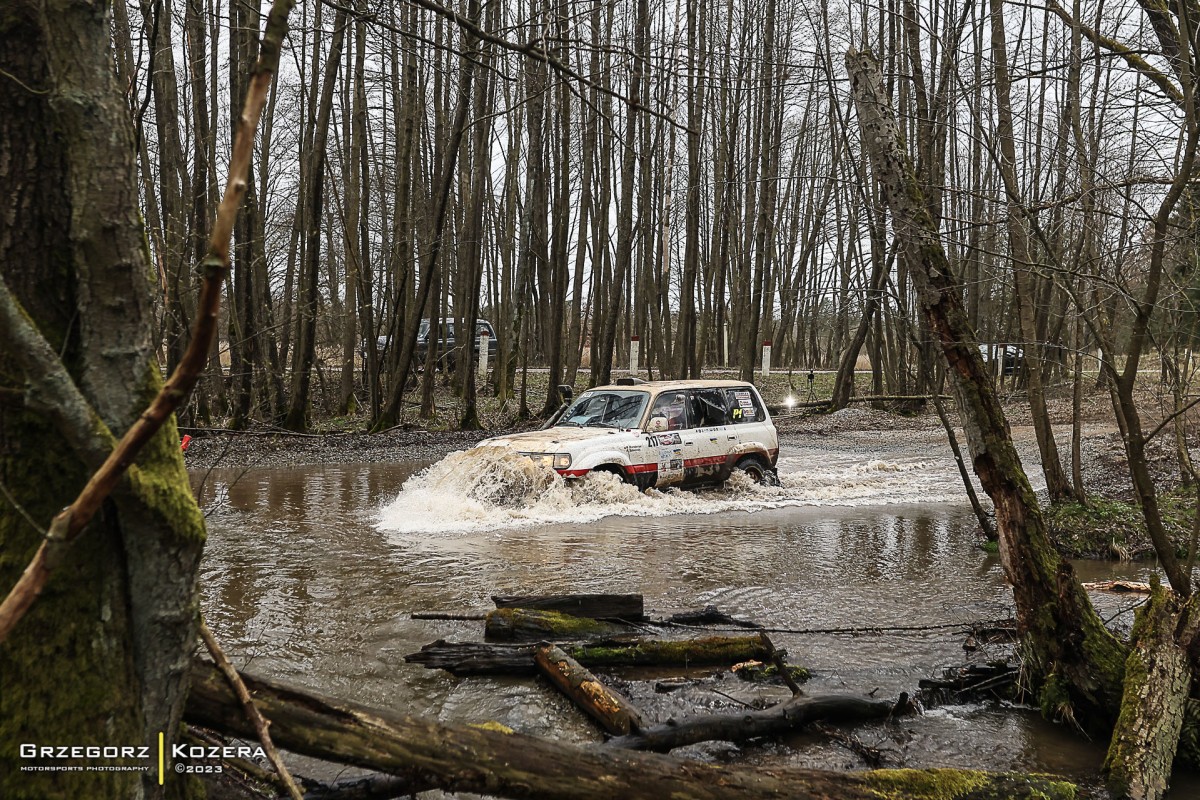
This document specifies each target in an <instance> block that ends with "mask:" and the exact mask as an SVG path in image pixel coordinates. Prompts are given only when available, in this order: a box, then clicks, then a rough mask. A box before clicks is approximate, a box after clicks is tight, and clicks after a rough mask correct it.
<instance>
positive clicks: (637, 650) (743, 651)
mask: <svg viewBox="0 0 1200 800" xmlns="http://www.w3.org/2000/svg"><path fill="white" fill-rule="evenodd" d="M565 649H566V651H567V653H569V654H570V655H571V657H572V658H575V659H577V660H578V661H579V663H581V664H584V665H586V666H589V667H710V666H724V665H728V666H733V665H734V664H738V663H741V662H742V661H764V660H766V659H769V658H770V657H771V652H770V648H769V646H768V645H767V643H766V642H765V641H763V638H762V637H761V636H703V637H700V638H696V639H679V640H669V639H634V640H630V641H610V642H592V643H587V644H578V645H574V646H572V647H568V648H565Z"/></svg>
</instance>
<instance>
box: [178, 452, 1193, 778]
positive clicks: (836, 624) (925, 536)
mask: <svg viewBox="0 0 1200 800" xmlns="http://www.w3.org/2000/svg"><path fill="white" fill-rule="evenodd" d="M914 451H921V452H927V451H926V450H925V448H920V447H917V448H914V447H913V446H912V443H900V444H897V445H894V446H892V447H890V448H889V447H883V446H879V445H878V444H877V443H876V445H875V446H871V443H870V442H869V441H866V440H864V441H862V442H859V443H858V444H857V445H855V446H845V445H840V446H838V447H832V446H830V445H828V444H827V443H819V442H818V443H817V444H816V445H815V446H811V447H804V448H795V447H793V448H789V449H787V450H785V457H784V459H783V460H782V461H781V469H780V473H781V477H782V483H783V485H782V486H781V487H777V488H765V487H757V486H752V485H747V484H736V485H732V486H730V487H729V488H727V489H724V490H720V491H708V492H700V493H687V492H665V493H655V492H651V493H649V494H646V495H641V494H638V493H637V492H634V491H633V490H631V489H630V488H629V487H625V486H622V485H620V484H616V483H614V482H612V481H610V480H605V479H603V478H602V479H600V480H596V481H585V482H584V483H583V484H582V485H578V486H563V485H561V484H560V483H558V482H555V481H546V480H544V479H543V478H540V477H530V476H528V475H526V474H525V473H524V472H523V465H522V464H521V463H510V462H507V461H505V462H503V463H489V464H486V465H480V464H479V463H477V462H475V461H473V459H472V457H465V456H458V457H451V458H450V459H448V460H447V461H445V462H442V463H440V464H437V465H433V467H432V468H430V469H428V470H427V471H424V472H421V470H424V469H425V467H427V466H428V465H426V464H420V463H409V464H396V465H378V464H375V465H345V466H314V467H306V468H291V469H285V470H265V469H264V470H251V471H222V470H218V471H214V472H212V473H211V474H208V475H199V474H197V475H195V476H194V483H195V484H196V485H197V487H198V489H199V491H200V492H201V497H202V502H203V505H204V506H205V508H206V511H207V514H208V522H209V527H210V539H209V545H208V550H207V554H206V558H205V564H204V570H203V591H204V607H205V612H206V614H207V616H208V620H209V624H210V625H211V626H212V628H213V629H214V631H215V632H216V633H217V635H218V636H219V637H220V638H221V640H222V641H223V642H224V643H225V645H226V647H227V649H228V650H229V651H230V653H231V656H232V658H233V659H234V661H235V663H238V664H239V665H242V666H248V667H249V668H250V669H252V670H253V671H256V672H259V673H263V674H267V675H271V676H275V677H278V678H280V679H283V680H286V681H289V682H292V683H296V684H300V685H303V686H308V687H311V688H313V689H316V690H318V691H320V692H322V693H326V694H332V695H337V696H340V697H344V698H347V699H351V700H355V701H358V702H361V703H366V704H370V705H376V706H382V707H386V708H391V709H394V710H396V711H398V712H402V713H409V714H428V715H434V716H436V717H438V718H440V719H443V720H453V721H463V722H470V721H483V720H497V721H499V722H502V723H504V724H506V725H508V726H510V727H512V728H514V729H517V730H521V731H525V732H529V733H534V734H543V735H553V736H559V737H565V738H568V739H572V740H576V741H591V740H595V739H596V738H597V736H596V733H595V732H594V730H593V729H592V728H591V727H590V726H589V725H588V724H587V723H584V722H582V721H581V720H580V718H579V716H578V714H577V713H576V712H575V711H574V710H573V709H572V708H571V707H570V706H569V705H568V704H567V703H566V702H565V701H563V700H562V699H561V698H559V697H558V696H557V695H555V694H554V693H553V692H552V691H550V690H549V689H547V688H545V687H544V686H541V685H538V684H537V683H535V682H533V681H530V680H516V679H478V678H476V679H458V678H454V677H452V676H449V675H445V674H443V673H440V672H432V671H427V670H424V669H421V668H417V667H414V666H410V665H408V664H406V663H405V662H404V655H405V654H407V653H411V652H413V651H415V650H418V649H419V648H420V646H421V645H422V644H425V643H427V642H430V641H433V640H435V639H438V638H445V639H452V640H476V639H478V638H480V634H481V630H480V629H481V625H482V623H478V622H475V623H464V622H430V621H414V620H412V619H410V618H409V617H410V614H412V612H415V611H455V612H464V611H472V610H484V609H486V608H487V607H489V606H490V602H489V597H490V596H491V595H492V594H498V593H547V594H548V593H558V592H640V593H643V594H644V595H645V597H646V604H647V607H648V608H649V609H652V610H653V611H654V612H662V613H670V612H673V611H676V610H682V609H688V608H695V607H698V606H703V605H706V604H713V605H717V606H718V607H720V608H721V609H722V610H723V611H725V612H727V613H729V614H732V615H733V616H736V617H740V618H748V619H753V620H757V621H760V622H761V623H763V624H765V625H768V626H769V627H771V628H777V629H783V632H779V633H775V634H773V638H774V640H775V642H776V644H777V645H778V646H781V647H786V648H787V650H788V651H789V653H790V657H791V659H792V660H794V661H797V662H799V663H802V664H804V665H806V666H807V667H809V668H810V669H811V670H812V671H813V673H814V678H813V680H812V681H811V683H810V684H809V690H810V691H812V692H814V693H816V692H823V691H838V692H850V693H856V694H862V693H867V692H872V691H875V692H876V694H877V695H878V696H886V697H894V696H895V695H897V694H898V693H899V692H901V691H911V690H913V689H914V688H915V686H916V684H917V681H918V680H919V679H920V678H922V677H926V676H930V675H936V674H938V672H939V671H940V670H941V669H942V668H943V667H949V666H953V665H957V664H960V663H963V662H964V661H966V660H968V656H967V654H965V653H964V651H963V649H962V639H963V637H962V635H961V634H959V633H957V632H954V631H953V630H939V631H925V632H919V631H909V632H893V633H886V634H860V635H849V634H829V633H824V634H822V633H805V632H802V631H811V630H813V629H829V628H862V627H904V626H923V625H938V624H946V623H957V622H970V621H976V620H989V619H999V618H1003V617H1006V616H1008V615H1009V614H1010V613H1011V595H1010V593H1009V591H1008V590H1007V589H1006V588H1005V585H1004V583H1003V580H1002V576H1001V570H1000V565H999V562H998V560H997V559H996V557H994V556H989V555H986V554H984V553H982V552H980V551H979V550H978V549H976V547H975V545H976V540H975V534H974V525H973V520H972V519H971V518H970V516H969V512H968V511H967V510H966V509H965V508H964V506H963V504H962V502H961V499H960V497H961V488H960V487H958V486H956V481H957V476H956V474H955V473H954V471H953V467H952V465H951V464H950V462H949V461H948V460H946V459H944V458H942V457H930V456H928V455H921V454H920V452H914ZM481 466H486V467H487V470H486V474H488V475H490V476H494V475H503V476H504V480H503V481H500V482H499V485H498V484H497V482H496V481H494V480H492V479H491V478H489V479H486V480H482V481H481V480H479V479H476V478H474V477H472V476H473V475H477V474H479V472H480V469H479V468H480V467H481ZM201 481H203V486H202V487H200V483H201ZM1147 569H1148V568H1147V567H1139V566H1137V565H1124V566H1112V565H1107V564H1094V563H1089V564H1081V565H1080V570H1081V572H1083V573H1084V577H1085V579H1088V580H1096V579H1102V578H1109V577H1116V576H1120V577H1143V576H1144V575H1145V574H1146V570H1147ZM1097 602H1098V604H1101V605H1102V606H1103V608H1104V610H1105V611H1106V612H1111V613H1116V612H1117V611H1119V610H1120V608H1121V606H1120V605H1119V604H1120V603H1123V602H1128V601H1125V600H1113V599H1111V598H1099V599H1098V600H1097ZM1003 655H1005V653H1004V651H1003V650H1000V649H996V650H991V651H980V652H977V653H975V654H973V655H972V656H970V658H972V659H974V660H978V661H986V660H988V659H991V658H997V657H1003ZM627 677H628V676H627ZM625 688H626V689H627V690H628V691H629V692H630V693H631V694H633V695H634V696H635V699H636V700H637V701H638V702H639V703H641V704H643V705H644V706H645V708H646V709H647V711H648V713H649V715H650V716H652V717H655V718H658V719H665V718H666V717H668V716H672V715H675V716H681V715H684V714H687V713H689V712H692V711H694V710H696V709H697V708H704V709H711V710H729V711H732V710H736V709H737V708H740V707H742V706H741V705H740V703H743V702H749V701H752V700H753V699H754V698H756V697H759V696H761V695H763V694H764V691H765V693H766V695H767V696H769V697H775V698H782V693H781V692H780V690H769V689H768V690H763V689H761V688H759V687H750V686H747V685H744V684H740V683H739V682H738V681H736V680H734V679H727V680H722V681H719V682H716V683H711V682H710V683H707V684H702V685H700V686H697V687H696V688H694V689H691V690H688V691H687V692H685V693H681V694H678V695H656V694H654V692H653V690H652V682H645V681H637V682H633V683H631V684H630V685H629V686H627V687H625ZM858 735H859V736H860V737H861V738H862V740H863V741H864V742H865V743H866V744H868V745H870V746H873V747H878V748H881V749H884V750H886V751H888V752H889V753H890V754H891V755H892V756H893V760H894V762H895V763H899V764H903V765H905V766H914V767H920V766H963V767H976V768H986V769H996V770H1012V769H1015V770H1032V771H1043V772H1053V773H1059V774H1064V775H1068V776H1071V777H1073V778H1076V779H1081V780H1085V781H1090V780H1092V779H1093V778H1094V776H1095V775H1096V773H1097V772H1098V770H1099V766H1100V763H1101V760H1102V758H1103V752H1102V750H1101V748H1100V747H1099V746H1097V745H1091V744H1088V743H1086V742H1084V741H1082V740H1081V739H1079V738H1077V737H1074V736H1072V735H1070V734H1069V733H1067V732H1065V731H1064V730H1063V729H1061V728H1055V727H1053V726H1050V725H1048V724H1046V723H1044V722H1042V721H1041V720H1040V719H1039V718H1038V717H1037V716H1036V715H1035V714H1034V713H1031V712H1021V711H1013V710H1003V711H1001V710H997V709H992V708H987V707H980V706H962V707H943V708H937V709H931V710H930V711H929V712H928V713H927V714H926V715H925V716H923V717H920V718H915V719H906V720H905V721H904V722H903V723H902V724H899V725H895V724H892V725H884V724H879V725H872V726H866V727H863V728H861V729H859V730H858ZM694 750H696V751H697V753H696V754H697V755H699V756H701V757H706V758H716V759H721V760H724V759H727V758H733V759H736V760H739V761H748V762H751V763H793V764H797V765H808V766H823V767H835V768H836V767H852V768H857V767H860V766H861V764H860V763H858V762H857V760H856V757H855V756H853V755H852V754H850V753H848V752H847V751H844V750H841V749H838V748H837V747H833V746H830V745H827V744H825V743H824V742H821V741H817V740H815V739H812V738H809V737H804V736H797V737H793V738H792V739H790V740H788V741H786V742H784V743H766V744H755V745H750V746H747V747H745V748H736V749H735V748H733V747H731V746H728V745H720V744H714V745H704V746H700V747H698V748H694ZM1179 780H1180V781H1182V782H1179V781H1177V790H1176V796H1200V783H1197V782H1195V781H1192V780H1191V779H1190V778H1189V777H1188V776H1180V779H1179ZM1190 792H1195V794H1190Z"/></svg>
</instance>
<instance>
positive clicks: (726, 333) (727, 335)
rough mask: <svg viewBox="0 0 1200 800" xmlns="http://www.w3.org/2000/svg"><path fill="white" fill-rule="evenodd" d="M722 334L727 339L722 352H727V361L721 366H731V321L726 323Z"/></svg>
mask: <svg viewBox="0 0 1200 800" xmlns="http://www.w3.org/2000/svg"><path fill="white" fill-rule="evenodd" d="M721 335H722V336H724V337H725V341H724V345H725V347H724V348H723V349H722V350H721V352H722V353H724V354H725V363H724V364H722V365H721V366H722V367H728V366H729V323H728V322H726V323H725V328H724V329H723V330H722V331H721Z"/></svg>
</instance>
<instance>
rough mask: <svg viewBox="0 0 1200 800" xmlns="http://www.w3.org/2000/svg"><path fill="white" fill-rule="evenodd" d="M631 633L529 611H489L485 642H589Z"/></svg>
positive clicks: (597, 622) (610, 625) (606, 624)
mask: <svg viewBox="0 0 1200 800" xmlns="http://www.w3.org/2000/svg"><path fill="white" fill-rule="evenodd" d="M628 632H629V628H627V627H626V626H624V625H619V624H616V623H613V622H601V621H600V620H597V619H590V618H588V617H574V616H571V615H570V614H564V613H562V612H561V611H540V610H538V609H530V608H498V609H496V610H495V611H489V612H488V615H487V622H485V623H484V628H483V636H484V638H485V639H488V640H489V641H501V642H513V641H517V642H519V641H545V640H547V639H557V640H562V639H566V640H572V639H587V638H596V637H600V636H620V635H621V634H623V633H628Z"/></svg>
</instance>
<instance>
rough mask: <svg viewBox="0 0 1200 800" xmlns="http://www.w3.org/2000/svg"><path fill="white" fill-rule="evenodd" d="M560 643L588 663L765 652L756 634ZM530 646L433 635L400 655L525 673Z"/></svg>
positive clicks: (462, 669) (678, 661)
mask: <svg viewBox="0 0 1200 800" xmlns="http://www.w3.org/2000/svg"><path fill="white" fill-rule="evenodd" d="M560 647H562V649H563V652H565V653H566V654H567V655H569V656H570V657H571V658H573V659H575V660H576V661H578V662H579V663H580V664H583V665H584V666H586V667H593V668H594V667H647V666H657V667H696V666H733V665H734V664H737V663H740V662H742V661H752V660H757V661H762V660H764V659H766V658H768V657H769V653H768V651H767V648H766V647H765V646H764V645H763V642H762V640H761V639H760V638H759V637H758V636H706V637H703V638H699V639H681V640H679V641H669V640H662V639H621V640H607V641H600V642H592V643H588V644H574V645H560ZM533 651H534V645H531V644H521V645H511V644H510V645H504V644H490V645H489V644H476V643H473V642H447V641H444V640H441V639H439V640H438V641H436V642H433V643H432V644H427V645H425V646H424V647H422V648H421V650H420V652H417V653H412V654H410V655H407V656H405V657H404V660H405V661H407V662H409V663H412V664H424V665H425V667H426V668H427V669H444V670H446V671H447V672H449V673H451V674H454V675H528V674H532V673H533V672H534V671H535V670H536V667H535V665H534V663H533Z"/></svg>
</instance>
